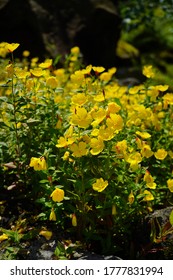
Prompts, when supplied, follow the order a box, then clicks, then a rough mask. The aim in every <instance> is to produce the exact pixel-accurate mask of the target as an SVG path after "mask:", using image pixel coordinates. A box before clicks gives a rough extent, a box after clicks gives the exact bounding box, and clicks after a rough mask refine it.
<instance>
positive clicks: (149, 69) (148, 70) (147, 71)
mask: <svg viewBox="0 0 173 280" xmlns="http://www.w3.org/2000/svg"><path fill="white" fill-rule="evenodd" d="M142 74H143V75H144V76H146V77H147V78H154V76H155V74H154V71H153V66H152V65H145V66H144V68H143V70H142Z"/></svg>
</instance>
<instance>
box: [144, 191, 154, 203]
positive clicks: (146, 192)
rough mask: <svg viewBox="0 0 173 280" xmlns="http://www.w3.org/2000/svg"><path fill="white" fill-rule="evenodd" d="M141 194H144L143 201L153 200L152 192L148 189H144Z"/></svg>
mask: <svg viewBox="0 0 173 280" xmlns="http://www.w3.org/2000/svg"><path fill="white" fill-rule="evenodd" d="M143 194H144V195H145V197H144V201H151V200H154V196H153V195H152V193H151V192H150V191H148V190H145V191H144V192H143Z"/></svg>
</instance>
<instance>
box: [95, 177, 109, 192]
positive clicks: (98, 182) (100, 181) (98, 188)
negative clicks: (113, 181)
mask: <svg viewBox="0 0 173 280" xmlns="http://www.w3.org/2000/svg"><path fill="white" fill-rule="evenodd" d="M107 186H108V181H107V180H106V181H104V180H103V178H100V179H97V180H96V182H95V183H94V184H93V185H92V187H93V190H95V191H97V192H102V191H103V190H104V189H105V188H106V187H107Z"/></svg>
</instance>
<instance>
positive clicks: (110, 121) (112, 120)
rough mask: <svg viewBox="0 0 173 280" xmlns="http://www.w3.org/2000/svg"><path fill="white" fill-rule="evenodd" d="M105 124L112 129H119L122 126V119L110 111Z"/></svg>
mask: <svg viewBox="0 0 173 280" xmlns="http://www.w3.org/2000/svg"><path fill="white" fill-rule="evenodd" d="M106 123H107V126H108V127H111V128H113V129H114V131H120V130H121V129H122V128H123V119H122V117H121V116H120V115H118V114H112V113H110V117H108V118H107V120H106Z"/></svg>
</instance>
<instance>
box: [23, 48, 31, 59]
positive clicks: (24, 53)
mask: <svg viewBox="0 0 173 280" xmlns="http://www.w3.org/2000/svg"><path fill="white" fill-rule="evenodd" d="M22 55H23V56H24V57H28V56H29V55H30V52H29V51H27V50H25V51H23V53H22Z"/></svg>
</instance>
